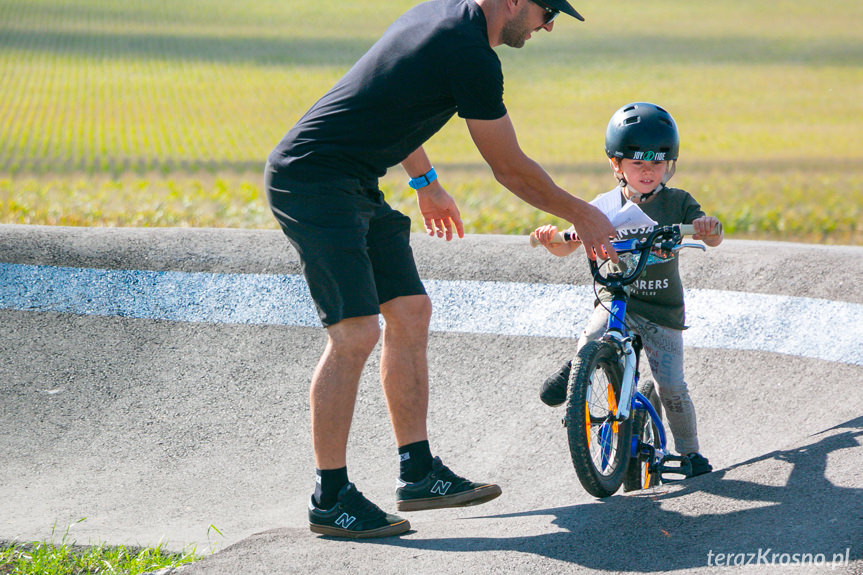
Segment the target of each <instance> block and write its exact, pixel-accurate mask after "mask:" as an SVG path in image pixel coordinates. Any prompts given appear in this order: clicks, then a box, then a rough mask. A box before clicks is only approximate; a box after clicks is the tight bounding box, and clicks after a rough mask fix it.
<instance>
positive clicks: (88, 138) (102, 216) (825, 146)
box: [0, 0, 863, 244]
mask: <svg viewBox="0 0 863 575" xmlns="http://www.w3.org/2000/svg"><path fill="white" fill-rule="evenodd" d="M413 3H414V1H413V0H370V3H368V2H367V3H344V2H337V1H336V0H320V1H318V2H314V3H308V2H301V1H299V0H262V1H260V2H256V3H254V5H253V6H247V5H243V6H242V7H240V6H239V5H237V4H236V3H233V2H230V1H229V0H202V1H201V2H196V3H192V4H189V3H182V2H168V1H166V0H159V1H156V2H151V1H146V0H128V1H127V2H122V3H117V2H111V1H110V0H0V223H32V224H51V225H81V226H204V227H241V228H275V223H274V220H273V219H272V217H271V216H270V215H269V211H268V208H267V206H266V201H265V199H264V198H263V196H262V189H261V187H262V186H261V171H262V167H263V162H264V159H265V158H266V155H267V154H268V153H269V151H270V150H271V149H272V147H273V146H274V145H275V143H276V142H277V141H278V140H279V139H280V138H281V136H282V135H283V134H284V132H285V131H287V129H288V128H290V126H291V125H292V124H293V122H294V121H295V120H296V119H297V118H298V117H299V116H300V115H301V114H302V113H303V112H304V111H305V110H306V109H307V108H308V106H310V105H311V104H312V103H313V102H314V101H315V99H317V98H318V97H319V96H320V95H321V94H322V93H323V92H324V91H325V90H326V89H328V88H329V87H330V86H331V85H332V83H333V82H334V81H335V80H336V79H338V77H339V76H340V75H341V74H343V73H344V72H345V71H346V70H347V68H348V67H349V66H350V65H351V64H352V63H353V62H354V61H355V60H356V58H357V57H359V55H361V54H362V52H363V51H364V50H365V49H366V48H367V47H368V46H369V45H371V43H372V42H374V40H375V39H376V38H377V37H378V36H379V35H380V34H381V32H382V31H383V30H384V29H385V27H386V26H387V25H388V24H389V22H390V21H391V20H392V19H393V18H395V17H396V16H397V15H398V14H400V13H401V12H402V11H403V10H404V9H406V8H407V7H409V6H410V5H412V4H413ZM579 10H580V11H581V12H582V13H583V14H585V15H586V17H587V19H588V21H587V22H586V23H583V24H582V23H577V22H575V21H574V20H571V19H566V18H565V19H563V20H561V21H559V22H557V23H556V26H555V30H554V33H553V34H545V33H542V34H539V35H538V37H537V38H534V39H532V40H531V41H530V42H528V45H527V46H526V47H525V48H524V49H521V50H513V49H509V48H505V47H502V48H499V49H498V50H497V52H498V54H499V55H500V58H501V60H502V62H503V65H504V73H505V76H506V94H505V100H506V103H507V107H508V109H509V111H510V115H511V117H512V119H513V122H514V124H515V126H516V130H517V132H518V134H519V138H520V142H521V145H522V147H523V148H524V149H525V151H526V152H527V153H528V154H529V155H531V157H533V158H534V159H536V160H537V161H539V162H540V163H541V164H542V165H543V166H545V167H546V169H547V170H548V171H549V172H550V173H551V174H552V176H553V177H554V178H555V180H556V181H557V182H558V183H560V184H561V185H562V186H563V187H565V188H566V189H568V190H570V191H571V192H573V193H574V194H576V195H578V196H580V197H584V198H587V199H589V198H592V197H593V196H595V195H597V194H598V193H601V192H603V191H606V190H607V189H609V188H610V187H612V186H613V184H614V180H613V179H612V177H611V173H610V170H609V169H608V168H607V165H606V160H605V157H604V154H603V151H602V137H603V134H604V130H605V124H606V122H607V120H608V118H609V117H610V115H611V113H612V112H613V111H614V110H615V109H616V108H618V107H619V106H620V105H622V104H624V103H627V102H630V101H636V100H648V101H655V102H658V103H662V104H663V105H665V106H666V107H668V108H669V109H670V110H671V111H672V113H673V114H674V116H675V118H676V119H677V121H678V124H679V126H680V129H681V135H682V148H681V161H680V163H679V169H678V174H677V175H676V176H675V179H674V180H673V183H674V184H675V185H677V186H679V187H683V188H685V189H688V190H689V191H690V192H692V193H693V194H694V195H695V196H696V198H698V199H699V201H700V202H701V203H702V205H703V207H704V208H705V210H706V211H707V212H708V213H711V214H713V215H717V216H718V217H720V219H722V220H723V222H724V223H725V228H726V230H727V231H728V233H729V234H730V235H732V236H735V237H762V238H768V239H791V240H804V241H818V242H830V243H855V244H860V243H863V228H861V225H860V224H859V223H858V222H859V221H860V206H861V205H863V156H861V153H860V151H859V150H860V148H859V145H858V141H859V135H858V132H859V126H860V121H859V118H861V117H863V60H861V59H860V58H859V55H860V54H861V53H863V34H861V33H860V32H859V27H858V26H857V23H858V22H859V21H861V20H863V4H861V3H859V2H856V1H854V0H826V4H824V3H820V4H818V5H817V6H816V5H811V4H807V3H804V2H799V1H795V0H780V1H779V2H774V3H771V4H770V5H762V4H759V3H752V2H746V1H744V0H732V1H729V2H725V3H715V4H705V3H689V4H687V3H680V2H676V1H674V0H657V1H656V2H651V3H650V5H649V6H647V5H646V6H639V7H635V6H632V7H626V8H625V9H624V8H622V7H617V8H614V9H609V8H608V5H607V3H603V2H600V1H599V0H584V1H583V2H579ZM426 148H427V150H428V151H429V154H430V156H431V157H432V159H433V161H434V163H435V165H436V167H437V169H438V172H439V174H440V175H441V178H442V181H443V183H444V184H445V186H446V187H447V189H448V190H449V191H450V193H452V194H453V195H454V196H455V197H456V198H457V200H458V202H459V206H460V209H461V211H462V215H463V218H464V219H465V224H466V229H467V231H468V232H470V233H508V234H524V233H527V232H529V231H530V230H532V229H533V228H534V227H535V226H536V225H538V224H541V223H546V222H547V221H556V220H554V219H553V218H549V217H547V216H546V215H544V214H542V213H540V212H538V211H537V210H535V209H533V208H532V207H530V206H527V205H526V204H523V203H521V202H520V201H518V200H516V199H515V198H514V197H513V196H511V195H510V194H509V193H508V192H507V191H506V190H505V189H503V188H502V187H501V186H499V185H498V184H497V183H496V182H495V181H494V180H493V178H492V177H491V174H490V172H489V170H488V168H487V167H486V166H485V164H484V163H483V161H482V159H481V157H480V156H479V154H478V152H477V151H476V149H475V148H474V146H473V144H472V142H471V140H470V137H469V135H468V134H467V130H466V128H465V127H464V124H463V122H461V121H460V120H457V119H455V120H453V121H452V122H451V123H450V124H448V125H447V126H446V127H445V128H444V129H443V130H442V131H441V133H439V134H438V135H437V136H436V137H435V138H433V139H432V140H431V141H430V142H429V143H428V144H427V146H426ZM404 180H405V177H404V174H403V173H402V170H401V169H400V168H395V169H393V170H391V173H390V174H389V175H388V176H387V177H386V178H384V180H383V182H382V185H383V187H384V189H385V191H386V193H387V197H388V198H389V199H390V200H391V203H393V204H394V205H396V207H398V208H399V209H402V210H403V211H405V212H406V213H407V214H408V215H410V216H411V217H412V219H413V221H414V226H415V231H419V228H420V224H421V221H420V220H419V218H418V211H417V209H416V207H415V205H414V199H413V196H412V193H411V191H410V190H409V189H408V188H407V186H406V185H405V181H404ZM557 223H559V224H562V223H563V222H559V221H557Z"/></svg>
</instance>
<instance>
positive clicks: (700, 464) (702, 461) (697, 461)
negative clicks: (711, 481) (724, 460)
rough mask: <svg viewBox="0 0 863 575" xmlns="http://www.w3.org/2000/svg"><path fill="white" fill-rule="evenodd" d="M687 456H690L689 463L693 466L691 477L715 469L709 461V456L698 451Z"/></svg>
mask: <svg viewBox="0 0 863 575" xmlns="http://www.w3.org/2000/svg"><path fill="white" fill-rule="evenodd" d="M686 457H688V458H689V465H690V467H691V468H692V472H691V473H690V475H689V477H695V476H696V475H704V474H705V473H710V472H711V471H713V466H712V465H710V462H709V461H707V458H706V457H704V456H703V455H701V454H700V453H698V452H693V453H690V454H688V455H687V456H686Z"/></svg>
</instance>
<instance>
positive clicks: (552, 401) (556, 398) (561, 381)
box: [539, 361, 572, 407]
mask: <svg viewBox="0 0 863 575" xmlns="http://www.w3.org/2000/svg"><path fill="white" fill-rule="evenodd" d="M571 366H572V361H567V362H566V363H564V364H563V365H562V366H561V368H560V369H559V370H557V373H555V374H554V375H552V376H551V377H549V378H548V379H546V380H545V381H544V382H543V383H542V389H540V390H539V398H540V399H541V400H542V402H543V403H544V404H546V405H550V406H551V407H557V406H558V405H560V404H561V403H563V402H564V401H566V388H567V386H568V385H569V370H570V367H571Z"/></svg>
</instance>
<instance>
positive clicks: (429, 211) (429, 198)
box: [417, 180, 464, 241]
mask: <svg viewBox="0 0 863 575" xmlns="http://www.w3.org/2000/svg"><path fill="white" fill-rule="evenodd" d="M417 204H418V205H419V208H420V213H422V216H423V223H424V224H425V228H426V232H427V233H428V235H430V236H434V235H437V237H439V238H442V237H446V241H450V240H451V239H452V233H453V228H455V232H456V233H457V234H458V237H460V238H463V237H464V224H462V221H461V214H460V213H459V211H458V206H456V204H455V200H454V199H453V198H452V196H450V195H449V194H448V193H446V190H444V189H443V186H441V185H440V183H438V181H437V180H435V181H434V182H432V183H431V184H429V185H427V186H425V187H424V188H420V189H419V190H417Z"/></svg>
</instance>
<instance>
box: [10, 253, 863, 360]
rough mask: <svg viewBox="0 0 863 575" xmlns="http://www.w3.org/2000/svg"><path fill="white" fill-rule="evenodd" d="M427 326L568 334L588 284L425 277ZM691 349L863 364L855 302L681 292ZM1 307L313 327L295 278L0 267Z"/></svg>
mask: <svg viewBox="0 0 863 575" xmlns="http://www.w3.org/2000/svg"><path fill="white" fill-rule="evenodd" d="M424 283H425V285H426V289H427V290H428V292H429V296H430V297H431V299H432V302H433V305H434V315H433V319H432V326H431V329H432V330H433V331H455V332H466V333H489V334H501V335H514V336H532V337H542V336H544V337H576V336H577V334H578V332H579V329H580V326H581V324H582V323H583V321H584V320H585V319H586V317H587V314H588V310H589V309H590V307H591V305H592V301H593V290H592V288H590V287H589V286H567V285H559V284H526V283H515V282H494V281H448V280H425V282H424ZM686 298H687V320H688V323H689V324H690V325H692V328H691V329H689V330H688V331H687V332H686V335H685V341H686V343H687V345H689V346H693V347H706V348H719V349H741V350H760V351H770V352H777V353H783V354H789V355H797V356H803V357H811V358H816V359H823V360H828V361H837V362H842V363H849V364H853V365H863V334H861V326H863V305H861V304H855V303H848V302H836V301H829V300H822V299H814V298H801V297H792V296H780V295H769V294H751V293H741V292H731V291H717V290H687V295H686ZM0 308H2V309H15V310H33V311H54V312H60V313H73V314H92V315H106V316H120V317H132V318H147V319H162V320H170V321H186V322H208V323H237V324H277V325H295V326H319V325H320V322H319V321H318V317H317V314H316V313H315V309H314V305H313V303H312V300H311V298H310V296H309V292H308V288H307V287H306V284H305V280H304V279H303V278H302V276H298V275H265V274H216V273H187V272H171V271H146V270H103V269H88V268H69V267H54V266H29V265H18V264H5V263H0Z"/></svg>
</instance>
